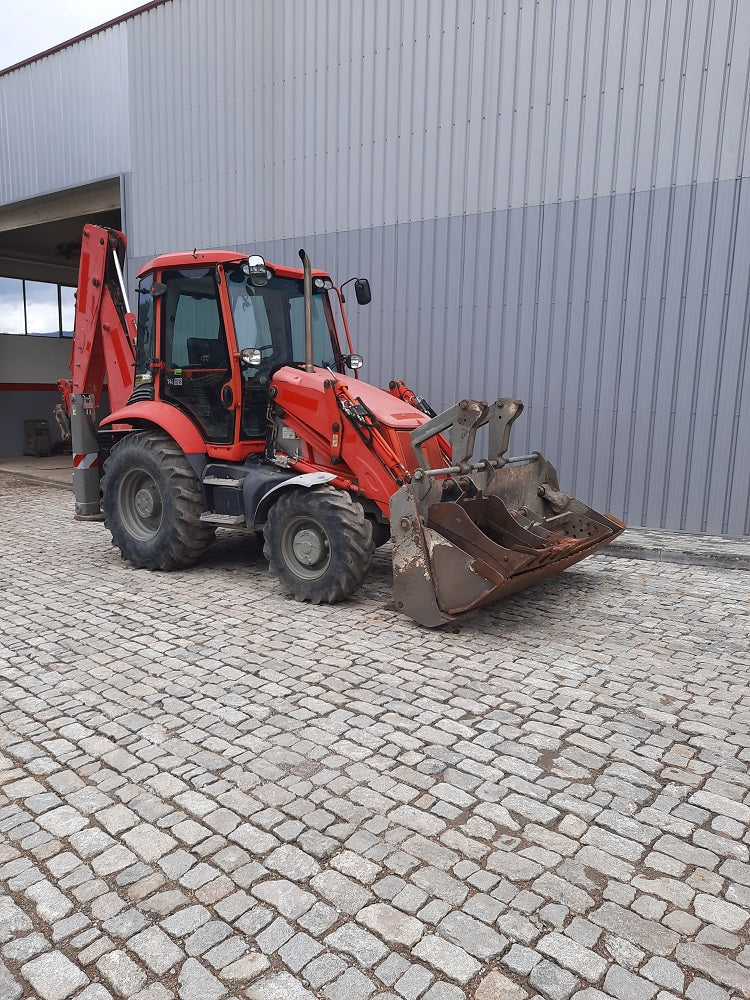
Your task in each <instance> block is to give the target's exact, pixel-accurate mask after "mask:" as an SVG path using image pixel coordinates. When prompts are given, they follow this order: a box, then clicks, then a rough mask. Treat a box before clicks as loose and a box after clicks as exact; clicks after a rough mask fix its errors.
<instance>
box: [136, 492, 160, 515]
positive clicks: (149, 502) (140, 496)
mask: <svg viewBox="0 0 750 1000" xmlns="http://www.w3.org/2000/svg"><path fill="white" fill-rule="evenodd" d="M156 506H157V499H156V497H155V496H154V494H153V492H152V491H151V490H150V489H148V488H147V487H141V489H139V490H138V492H137V493H136V495H135V509H136V510H137V511H138V513H139V514H140V515H141V517H151V516H152V515H153V513H154V511H155V509H156Z"/></svg>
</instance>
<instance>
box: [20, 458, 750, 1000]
mask: <svg viewBox="0 0 750 1000" xmlns="http://www.w3.org/2000/svg"><path fill="white" fill-rule="evenodd" d="M71 503H72V501H71V498H70V497H69V496H67V495H65V494H63V493H62V492H61V491H60V490H55V489H51V488H48V487H44V486H36V485H34V484H32V483H30V482H28V481H26V482H23V481H20V480H12V479H9V478H7V477H6V478H3V477H0V505H1V509H2V518H3V524H4V527H5V539H4V543H3V551H2V575H1V579H0V587H1V592H2V600H1V601H0V958H1V961H0V1000H16V998H17V997H32V996H33V997H41V998H43V1000H65V998H68V997H74V996H75V997H80V998H85V1000H106V998H110V997H115V998H116V997H138V998H139V1000H167V998H169V997H175V996H179V997H181V998H183V1000H214V998H216V1000H220V998H223V997H245V998H248V1000H302V998H310V997H323V998H327V1000H360V998H361V1000H367V998H369V997H374V996H378V997H381V998H385V997H389V998H401V1000H418V998H422V1000H462V998H475V1000H523V998H528V997H543V998H546V1000H567V998H569V997H576V998H577V1000H599V998H605V997H616V998H621V1000H651V998H657V1000H668V998H673V997H687V998H689V1000H727V998H729V997H734V998H738V997H748V996H750V943H749V940H748V916H749V908H750V863H749V857H748V854H749V852H748V844H750V833H749V830H750V777H749V775H748V760H750V737H749V731H750V714H749V709H750V689H749V688H748V672H749V667H750V652H749V648H750V626H749V624H748V612H749V611H750V599H749V598H750V593H749V591H748V575H747V573H743V572H738V571H731V570H723V569H709V568H696V567H690V566H682V565H673V564H666V563H664V564H660V563H654V562H637V561H631V560H625V559H605V558H603V557H597V558H594V559H590V560H588V561H587V562H585V563H583V564H581V565H580V566H579V567H576V568H575V569H573V570H570V571H568V572H567V573H566V574H564V575H563V576H562V577H559V578H558V579H556V580H553V581H549V582H547V583H546V584H544V585H541V586H539V587H537V588H536V589H535V590H534V591H531V592H527V593H526V594H525V595H517V596H515V597H513V598H510V599H509V600H506V601H505V602H504V603H503V604H497V605H495V606H494V607H492V608H489V609H484V610H483V611H480V612H478V613H476V614H475V615H474V616H473V617H471V618H470V619H466V620H464V621H463V622H462V623H461V624H460V625H457V626H455V627H451V628H447V629H444V630H441V631H437V632H429V631H424V630H422V629H420V628H418V627H417V626H415V625H414V624H413V623H411V622H409V621H408V620H407V619H404V618H401V617H398V616H397V615H395V614H394V613H393V612H392V611H391V610H389V608H388V602H389V600H390V594H391V589H390V587H391V585H390V557H389V553H388V551H387V550H386V551H385V552H382V553H379V554H378V556H377V558H376V561H375V566H374V569H373V572H372V574H371V575H370V577H369V578H368V581H367V583H366V585H365V587H364V588H363V591H362V593H361V595H360V596H358V599H356V600H353V601H351V602H350V603H348V604H346V605H339V606H337V607H334V608H326V609H320V608H312V607H308V606H304V605H298V604H294V603H292V602H289V601H287V600H286V599H284V598H282V597H280V596H279V595H278V593H277V591H276V588H275V585H274V582H273V580H272V579H271V578H270V577H269V576H268V573H267V570H266V565H265V563H264V561H263V559H262V556H261V554H260V548H259V546H258V545H257V544H255V543H253V541H252V540H251V539H247V538H240V539H239V540H238V539H237V538H236V537H232V536H229V535H225V536H224V537H223V538H222V539H220V540H219V542H218V543H217V545H216V547H215V549H214V550H213V551H212V553H210V554H209V558H207V559H206V560H205V561H204V562H203V563H202V564H201V565H200V566H199V567H196V568H194V569H192V570H190V571H186V572H180V573H174V574H170V575H161V574H149V573H147V572H143V571H136V570H133V569H131V568H130V567H129V566H128V565H126V564H125V563H123V562H122V561H121V560H120V558H119V555H118V553H117V552H116V551H115V550H114V549H112V548H111V547H110V545H109V543H108V538H109V536H108V535H107V534H106V532H105V530H104V528H103V526H101V525H99V524H93V525H92V524H79V523H76V522H74V521H73V520H72V518H71Z"/></svg>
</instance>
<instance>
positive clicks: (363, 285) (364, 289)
mask: <svg viewBox="0 0 750 1000" xmlns="http://www.w3.org/2000/svg"><path fill="white" fill-rule="evenodd" d="M354 294H355V295H356V296H357V302H359V304H360V305H361V306H366V305H368V303H370V302H371V301H372V294H371V292H370V282H369V281H368V280H367V278H357V280H356V281H355V282H354Z"/></svg>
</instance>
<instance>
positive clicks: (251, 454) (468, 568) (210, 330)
mask: <svg viewBox="0 0 750 1000" xmlns="http://www.w3.org/2000/svg"><path fill="white" fill-rule="evenodd" d="M124 257H125V237H124V236H123V234H122V233H119V232H116V231H114V230H107V229H103V228H100V227H97V226H86V227H85V229H84V233H83V242H82V250H81V265H80V272H79V285H78V295H77V304H76V327H75V333H74V340H73V354H72V359H71V372H72V379H71V380H70V381H66V382H63V383H60V387H61V390H62V392H63V397H64V400H65V405H66V409H67V411H68V413H69V415H70V422H71V433H72V441H73V452H74V476H73V479H74V490H75V496H76V511H77V514H78V516H79V517H83V518H86V517H90V518H95V517H98V516H100V501H101V506H102V507H103V511H104V518H105V521H106V525H107V527H108V528H109V530H110V532H111V534H112V540H113V544H115V545H116V546H117V547H118V548H119V550H120V552H121V554H122V556H123V558H125V559H127V560H129V561H130V562H131V563H132V564H133V565H134V566H136V567H145V568H149V569H162V570H169V569H176V568H181V567H185V566H188V565H190V564H191V563H193V562H194V561H195V560H196V559H198V558H199V557H200V555H201V554H202V553H203V551H205V549H206V548H207V547H208V546H209V545H210V544H211V541H212V538H213V535H214V531H215V529H216V527H217V526H221V527H227V528H234V529H248V528H249V529H251V530H256V531H262V532H263V536H264V540H265V545H264V553H265V555H266V557H267V559H268V560H269V564H270V569H271V571H272V572H273V573H274V574H275V575H276V576H277V577H278V579H279V581H280V582H281V584H282V586H283V587H284V589H285V590H287V591H288V592H289V593H290V594H292V595H293V596H294V597H295V598H297V599H298V600H308V601H312V602H314V603H321V602H334V601H339V600H343V599H345V598H347V597H349V596H350V595H351V594H353V593H354V592H355V591H356V589H357V588H358V587H359V586H360V584H361V583H362V581H363V579H364V577H365V574H366V573H367V570H368V568H369V564H370V560H371V558H372V553H373V549H374V547H375V546H377V545H381V544H383V543H385V542H386V541H387V540H388V539H389V537H392V538H393V566H394V594H395V605H396V608H397V609H398V610H399V611H403V612H404V613H405V614H407V615H410V616H411V617H412V618H414V619H415V620H416V621H418V622H420V623H421V624H423V625H427V626H434V625H439V624H440V623H442V622H444V621H449V620H451V619H452V618H455V617H456V616H457V615H459V614H462V613H463V612H465V611H468V610H471V609H473V608H475V607H478V606H479V605H481V604H485V603H487V602H488V601H490V600H494V599H495V598H497V597H499V596H501V595H503V594H505V593H510V592H512V591H515V590H519V589H521V588H522V587H525V586H528V585H529V584H530V583H533V582H534V581H535V580H538V579H541V578H543V577H546V576H549V575H551V574H552V573H556V572H559V571H561V570H562V569H564V568H565V567H566V566H569V565H571V564H572V563H574V562H577V561H578V560H579V559H582V558H584V556H586V555H589V554H590V553H591V552H593V551H595V550H596V549H597V548H599V547H601V546H602V545H604V544H606V543H607V542H608V541H609V540H611V538H613V537H614V536H615V535H617V534H619V533H620V531H622V530H623V528H624V525H622V524H621V523H620V522H619V521H617V520H616V519H615V518H612V517H610V516H608V515H601V514H597V513H596V512H595V511H592V510H591V509H590V508H589V507H587V506H586V505H585V504H583V503H581V502H580V501H578V500H575V499H574V498H572V497H570V496H568V495H566V494H565V493H563V492H561V490H560V487H559V484H558V481H557V475H556V473H555V470H554V469H553V468H552V466H551V465H550V464H549V463H548V462H547V461H546V460H545V459H543V458H542V456H541V455H539V454H538V453H536V452H535V453H533V454H531V455H522V456H509V455H508V454H507V453H508V448H509V441H510V429H511V424H512V423H513V421H514V420H515V419H516V418H517V416H518V415H519V414H520V412H521V410H522V408H523V404H522V403H520V402H519V401H518V400H511V399H498V400H497V401H496V402H494V403H492V404H488V403H486V402H484V401H477V400H462V401H461V402H460V403H459V404H456V406H454V407H452V408H451V409H449V410H447V411H445V412H444V413H442V414H439V415H436V414H435V412H434V411H433V410H431V409H430V407H429V405H428V404H427V403H426V402H425V401H424V399H422V398H421V397H420V396H417V395H416V394H415V393H414V392H412V391H411V390H410V389H408V388H407V387H406V386H405V385H404V383H403V382H401V381H399V380H394V381H393V382H391V383H390V387H389V389H388V390H383V389H379V388H376V387H375V386H372V385H368V384H367V383H365V382H363V381H361V380H359V377H358V369H359V368H360V367H361V364H362V359H361V358H360V357H359V355H357V354H355V353H354V351H353V348H352V343H351V338H350V334H349V328H348V325H347V321H346V314H345V311H344V296H343V295H342V294H341V291H340V290H339V289H337V288H336V287H335V286H334V283H333V281H332V279H331V277H330V275H328V274H327V273H325V272H323V271H313V270H312V267H311V264H310V261H309V258H308V257H307V255H306V254H305V253H304V251H300V257H301V259H302V265H303V266H302V267H301V268H292V267H286V266H281V265H276V264H270V263H267V262H266V261H265V260H264V259H263V258H262V257H260V256H258V255H251V256H249V257H247V256H244V257H243V256H239V255H237V254H236V253H233V252H229V251H205V252H202V251H197V250H196V251H193V252H192V253H179V254H167V255H163V256H160V257H157V258H155V259H154V260H152V261H151V262H150V263H149V264H147V265H146V266H145V267H144V268H143V269H142V270H141V272H140V273H139V275H138V304H137V320H136V317H135V316H134V315H133V314H132V313H131V312H130V307H129V304H128V300H127V295H126V293H125V288H124V282H123V279H122V265H123V263H124ZM350 280H352V281H354V285H355V295H356V298H357V301H358V302H359V303H360V304H366V303H367V302H369V301H370V297H371V293H370V288H369V283H368V282H367V281H366V279H363V278H356V279H350ZM345 284H347V282H345ZM342 287H343V286H342ZM350 372H351V373H353V374H350ZM105 376H106V381H107V385H108V389H109V395H110V403H111V407H112V412H111V413H110V415H109V416H108V417H106V418H105V419H103V420H101V421H98V420H97V417H96V405H97V403H98V400H99V395H100V393H101V389H102V385H103V383H104V379H105ZM484 425H487V426H488V428H489V433H488V438H489V453H488V454H487V455H486V456H485V457H483V458H481V459H480V460H478V461H476V460H474V459H473V450H474V437H475V434H476V431H477V429H478V428H480V427H482V426H484ZM100 471H101V480H100Z"/></svg>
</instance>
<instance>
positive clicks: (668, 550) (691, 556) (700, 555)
mask: <svg viewBox="0 0 750 1000" xmlns="http://www.w3.org/2000/svg"><path fill="white" fill-rule="evenodd" d="M600 555H603V556H610V557H612V558H619V559H648V560H649V561H651V562H670V563H682V564H684V565H688V566H690V565H692V566H713V567H714V568H715V569H741V570H750V537H747V536H745V537H743V538H737V537H728V536H723V535H694V534H689V533H688V532H678V531H652V530H650V529H647V528H629V529H628V530H627V531H626V532H625V533H624V534H623V535H621V536H620V537H619V538H616V539H615V540H614V542H612V543H611V545H608V546H607V547H606V548H604V549H602V550H601V552H600Z"/></svg>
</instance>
